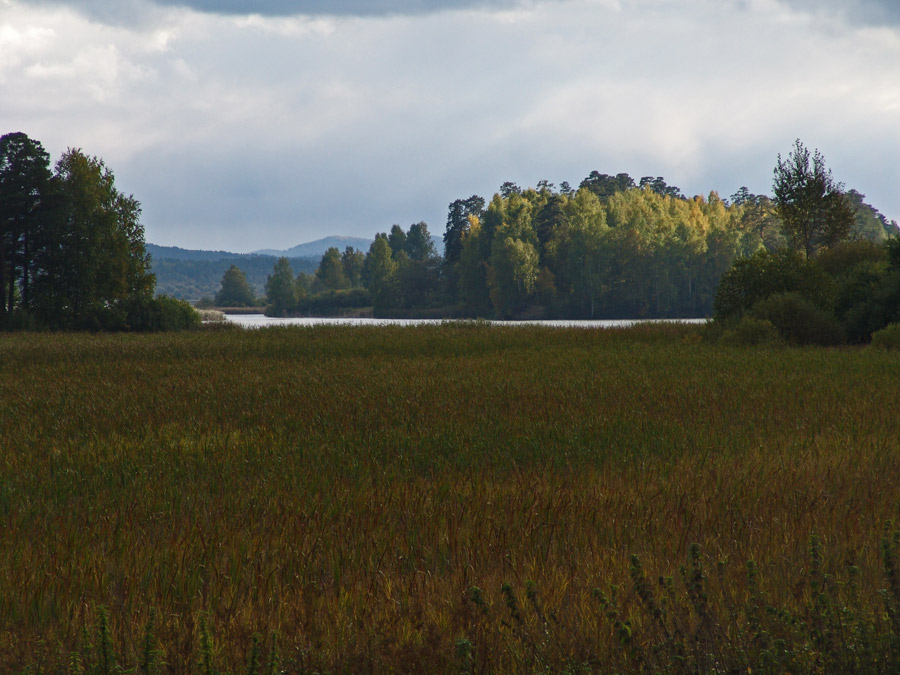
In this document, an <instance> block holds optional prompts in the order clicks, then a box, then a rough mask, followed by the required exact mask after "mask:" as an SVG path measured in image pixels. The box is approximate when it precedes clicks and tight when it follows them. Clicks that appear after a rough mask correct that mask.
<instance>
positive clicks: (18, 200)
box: [0, 132, 52, 316]
mask: <svg viewBox="0 0 900 675" xmlns="http://www.w3.org/2000/svg"><path fill="white" fill-rule="evenodd" d="M51 178H52V174H51V172H50V156H49V155H48V154H47V152H46V151H45V150H44V148H43V146H42V145H41V144H40V143H39V142H38V141H34V140H32V139H30V138H28V136H26V135H25V134H23V133H21V132H17V133H11V134H6V135H5V136H2V137H0V316H2V315H3V314H5V313H12V311H13V307H14V305H15V301H16V295H17V290H20V291H21V300H22V304H23V305H24V306H26V307H27V306H28V305H29V302H30V297H29V296H30V281H31V275H32V271H33V266H34V256H35V254H36V247H37V245H38V240H39V239H40V230H41V226H42V225H43V224H44V222H45V221H46V219H47V218H48V217H49V216H50V208H51V206H50V203H51V201H52V197H51V192H52V188H51Z"/></svg>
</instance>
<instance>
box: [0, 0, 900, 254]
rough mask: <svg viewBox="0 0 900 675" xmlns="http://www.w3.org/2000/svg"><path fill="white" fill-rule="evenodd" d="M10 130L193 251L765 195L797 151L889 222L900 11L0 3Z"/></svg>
mask: <svg viewBox="0 0 900 675" xmlns="http://www.w3.org/2000/svg"><path fill="white" fill-rule="evenodd" d="M248 8H252V10H253V12H252V13H251V12H249V11H248ZM10 131H24V132H25V133H27V134H28V135H29V136H31V137H32V138H35V139H37V140H39V141H41V142H42V143H43V144H44V146H45V148H46V149H47V150H48V151H49V152H50V153H51V155H52V156H53V158H54V159H55V158H57V157H58V156H59V154H60V153H61V152H62V151H64V150H65V149H66V148H67V147H80V148H82V149H83V150H84V151H85V152H87V153H89V154H93V155H98V156H100V157H102V158H103V159H104V160H105V161H106V163H107V164H108V165H109V166H110V167H111V168H112V169H113V171H114V172H115V174H116V180H117V185H118V187H119V189H120V190H122V191H123V192H126V193H132V194H134V196H135V197H136V198H137V199H138V200H140V201H141V203H142V204H143V209H144V215H143V223H144V226H145V228H146V235H147V241H149V242H152V243H156V244H162V245H175V246H182V247H186V248H206V249H225V250H231V251H251V250H255V249H259V248H287V247H290V246H293V245H295V244H298V243H301V242H306V241H311V240H314V239H318V238H321V237H323V236H327V235H331V234H343V235H354V236H372V235H374V233H375V232H378V231H384V230H387V229H389V228H390V226H391V225H392V224H393V223H399V224H401V225H403V226H404V227H407V226H408V225H410V224H411V223H414V222H418V221H421V220H424V221H426V222H427V223H428V224H429V228H430V230H431V231H432V233H433V234H438V235H440V234H442V233H443V230H444V225H445V222H446V214H447V205H448V204H449V203H450V202H451V201H453V200H454V199H457V198H464V197H468V196H470V195H472V194H479V195H482V196H484V197H487V198H490V196H491V195H492V194H493V193H494V192H495V191H497V189H498V188H499V186H500V184H501V183H503V182H504V181H507V180H511V181H515V182H517V183H519V184H520V185H522V186H523V187H524V186H532V185H535V184H536V183H537V182H538V181H539V180H541V179H547V180H549V181H551V182H553V183H557V184H558V183H560V182H561V181H568V182H569V183H571V184H572V185H573V186H577V184H578V183H579V182H580V181H581V180H582V179H583V178H584V177H585V176H587V175H588V174H589V173H590V172H591V171H592V170H598V171H600V172H601V173H612V174H614V173H618V172H621V171H625V172H628V173H630V174H631V175H632V176H633V177H634V178H635V179H638V178H640V177H641V176H646V175H652V176H663V177H665V179H666V180H667V181H668V182H669V184H673V185H677V186H679V187H680V188H681V189H682V190H683V191H684V192H685V193H686V194H689V195H693V194H707V193H708V192H709V191H710V190H717V191H718V192H719V193H720V194H721V195H722V196H726V197H727V196H728V195H731V194H732V193H734V192H735V191H736V190H737V189H738V188H739V187H740V186H742V185H746V186H748V187H749V188H750V190H751V191H753V192H756V193H765V194H770V193H771V182H772V169H773V167H774V165H775V162H776V158H777V155H778V153H781V154H782V155H786V154H787V153H788V152H789V151H790V149H791V145H792V143H793V141H794V139H795V138H800V139H801V140H802V141H803V142H804V143H805V144H806V145H807V146H808V147H810V148H818V149H819V150H820V151H821V152H822V153H823V155H824V156H825V159H826V162H827V164H828V166H829V167H830V168H831V169H832V170H833V172H834V175H835V178H837V179H838V180H840V181H843V182H844V183H845V184H846V185H847V187H848V188H854V189H857V190H859V191H860V192H862V193H864V194H865V195H866V196H867V201H868V202H869V203H871V204H872V205H874V206H875V207H876V208H878V209H879V210H881V211H882V212H883V213H884V214H885V215H886V216H887V217H888V218H893V219H897V220H900V3H898V2H897V0H294V1H289V0H256V1H255V2H249V1H247V0H221V1H214V0H0V134H2V133H7V132H10Z"/></svg>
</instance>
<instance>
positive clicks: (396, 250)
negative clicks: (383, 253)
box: [388, 225, 406, 258]
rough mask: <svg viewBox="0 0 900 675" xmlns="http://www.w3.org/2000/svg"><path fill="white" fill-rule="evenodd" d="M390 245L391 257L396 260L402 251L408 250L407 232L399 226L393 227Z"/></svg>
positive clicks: (389, 238)
mask: <svg viewBox="0 0 900 675" xmlns="http://www.w3.org/2000/svg"><path fill="white" fill-rule="evenodd" d="M388 244H390V247H391V255H392V256H394V257H395V258H396V257H397V256H398V255H399V254H400V251H405V250H406V232H404V231H403V228H402V227H400V226H399V225H393V226H391V232H390V234H388Z"/></svg>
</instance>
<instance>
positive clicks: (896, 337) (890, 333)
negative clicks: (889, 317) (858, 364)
mask: <svg viewBox="0 0 900 675" xmlns="http://www.w3.org/2000/svg"><path fill="white" fill-rule="evenodd" d="M872 346H873V347H877V348H879V349H900V323H892V324H890V325H889V326H887V327H885V328H882V329H881V330H880V331H877V332H875V333H872Z"/></svg>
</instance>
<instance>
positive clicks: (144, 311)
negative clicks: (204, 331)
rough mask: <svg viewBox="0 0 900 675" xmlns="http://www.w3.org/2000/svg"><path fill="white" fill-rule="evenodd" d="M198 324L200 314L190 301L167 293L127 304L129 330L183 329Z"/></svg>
mask: <svg viewBox="0 0 900 675" xmlns="http://www.w3.org/2000/svg"><path fill="white" fill-rule="evenodd" d="M199 325H200V315H199V314H198V313H197V310H195V309H194V308H193V307H192V306H191V305H190V303H188V302H186V301H184V300H178V299H176V298H171V297H169V296H167V295H160V296H158V297H156V298H152V299H149V300H146V299H140V300H135V301H133V302H132V303H130V305H129V306H128V318H127V328H128V329H130V330H135V331H166V330H185V329H188V328H195V327H196V326H199ZM120 330H121V328H120Z"/></svg>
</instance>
